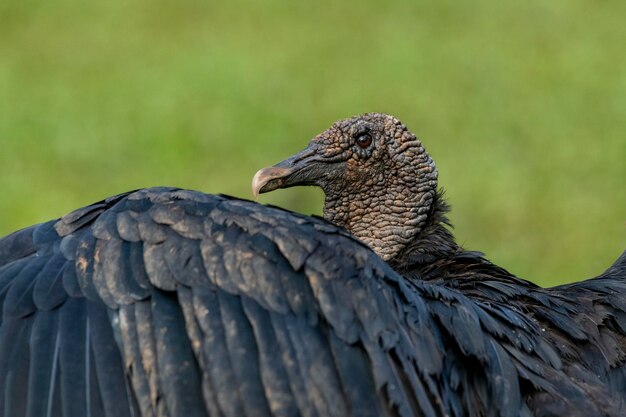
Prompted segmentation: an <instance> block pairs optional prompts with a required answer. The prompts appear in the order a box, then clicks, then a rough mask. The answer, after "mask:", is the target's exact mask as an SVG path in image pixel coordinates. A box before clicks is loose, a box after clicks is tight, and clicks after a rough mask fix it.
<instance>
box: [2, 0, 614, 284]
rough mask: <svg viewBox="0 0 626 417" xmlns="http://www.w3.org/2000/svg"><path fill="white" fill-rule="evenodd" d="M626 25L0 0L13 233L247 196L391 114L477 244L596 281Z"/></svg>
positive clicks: (287, 6) (556, 277)
mask: <svg viewBox="0 0 626 417" xmlns="http://www.w3.org/2000/svg"><path fill="white" fill-rule="evenodd" d="M625 20H626V2H625V1H623V0H604V1H580V0H552V1H545V0H527V1H523V2H522V1H512V2H502V1H499V0H482V1H476V0H471V1H470V0H431V1H419V2H406V1H393V0H392V1H386V2H375V1H371V2H366V1H363V0H358V1H356V0H354V1H341V2H338V1H315V2H311V1H271V0H270V1H268V0H264V1H262V2H243V1H238V0H235V1H218V2H212V1H199V0H198V1H190V0H182V1H181V0H171V1H155V0H124V1H119V0H109V1H106V2H91V1H90V2H85V1H78V0H55V1H54V2H50V1H43V0H22V1H7V2H1V3H0V235H4V234H6V233H9V232H11V231H13V230H16V229H18V228H21V227H24V226H28V225H30V224H33V223H36V222H41V221H45V220H48V219H51V218H54V217H58V216H60V215H63V214H65V213H67V212H68V211H70V210H72V209H74V208H77V207H80V206H82V205H86V204H88V203H91V202H94V201H97V200H100V199H102V198H103V197H106V196H109V195H112V194H115V193H119V192H123V191H126V190H130V189H135V188H140V187H146V186H152V185H175V186H179V187H187V188H193V189H198V190H202V191H206V192H212V193H226V194H232V195H235V196H240V197H244V198H250V197H251V195H250V191H249V190H250V180H251V178H252V176H253V174H254V173H255V171H256V170H257V169H259V168H261V167H263V166H266V165H270V164H273V163H275V162H278V161H279V160H280V159H282V158H284V157H286V156H288V155H290V154H291V153H293V152H295V151H298V150H300V149H301V148H303V147H304V146H305V145H306V143H307V142H308V140H309V139H310V138H311V137H313V136H314V135H315V134H316V133H318V132H319V131H321V130H323V129H325V128H326V127H327V126H328V125H330V123H331V122H333V121H334V120H336V119H339V118H343V117H347V116H351V115H354V114H358V113H363V112H368V111H381V112H387V113H392V114H394V115H396V116H398V117H399V118H400V119H401V120H403V121H404V123H406V124H407V125H408V126H409V127H410V128H412V130H413V131H414V132H416V133H417V134H418V136H419V137H421V138H422V140H423V142H424V144H425V146H426V148H427V149H428V150H429V151H430V153H431V155H433V157H434V159H435V161H436V163H437V165H438V167H439V172H440V184H441V186H442V187H444V188H445V189H446V191H447V197H448V200H449V202H450V203H451V204H452V207H453V211H452V214H451V218H452V221H453V222H454V224H455V226H456V229H455V233H456V235H457V237H458V239H459V241H460V242H462V243H463V244H464V245H465V246H466V247H468V248H472V249H479V250H482V251H484V252H486V253H487V255H488V257H489V258H490V259H492V260H494V261H495V262H497V263H499V264H501V265H503V266H505V267H506V268H508V269H509V270H511V271H512V272H514V273H516V274H518V275H520V276H522V277H525V278H528V279H531V280H533V281H536V282H539V283H541V284H543V285H552V284H557V283H562V282H571V281H575V280H579V279H583V278H586V277H590V276H592V275H595V274H598V273H600V272H601V271H603V270H604V269H605V268H606V267H608V266H609V264H610V263H611V262H612V261H613V260H615V259H616V258H617V256H618V255H619V254H620V253H621V251H622V250H623V249H624V248H625V247H626V190H625V184H626V50H625V49H624V48H625V45H626V25H625V24H624V21H625ZM261 202H263V203H272V204H277V205H280V206H283V207H286V208H289V209H292V210H297V211H300V212H304V213H318V214H319V213H320V212H321V204H322V194H321V192H320V191H318V190H315V189H312V188H309V189H303V188H296V189H289V190H284V191H278V192H276V193H273V194H271V195H268V196H263V197H262V198H261Z"/></svg>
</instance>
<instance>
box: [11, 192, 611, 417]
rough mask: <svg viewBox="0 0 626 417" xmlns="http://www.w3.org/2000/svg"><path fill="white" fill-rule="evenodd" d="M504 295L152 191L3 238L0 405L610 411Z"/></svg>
mask: <svg viewBox="0 0 626 417" xmlns="http://www.w3.org/2000/svg"><path fill="white" fill-rule="evenodd" d="M563 368H564V366H563V362H562V358H561V356H560V355H559V351H558V347H556V346H554V345H553V344H552V342H551V341H550V340H547V339H546V338H544V337H543V332H542V329H541V328H540V327H539V326H538V325H537V323H536V322H534V321H533V320H532V319H531V318H529V317H528V316H526V315H525V314H523V313H522V312H520V311H519V310H517V309H514V308H510V307H509V306H507V303H506V300H505V301H504V302H498V301H494V300H492V301H490V302H481V301H480V300H471V299H470V298H468V297H467V296H465V295H463V294H462V293H461V292H458V291H455V290H454V289H450V288H445V287H443V286H441V285H437V284H434V283H429V282H418V281H409V280H406V279H404V278H403V277H402V276H400V275H398V274H397V273H396V272H394V271H393V270H392V269H391V268H390V267H389V266H388V265H387V264H386V263H384V262H383V261H382V260H381V259H380V258H378V257H377V256H376V255H375V254H374V253H373V252H371V251H370V250H369V249H367V248H366V247H365V246H364V245H362V244H361V243H359V242H357V241H356V240H354V239H353V238H351V237H350V236H349V235H348V234H347V233H345V232H343V231H341V230H340V229H338V228H336V227H334V226H332V225H330V224H328V223H326V222H325V221H323V220H319V219H314V218H310V217H306V216H301V215H297V214H293V213H289V212H286V211H283V210H280V209H276V208H271V207H265V206H260V205H258V204H255V203H251V202H247V201H241V200H237V199H233V198H230V197H225V196H214V195H206V194H201V193H198V192H192V191H186V190H179V189H172V188H153V189H144V190H139V191H136V192H132V193H126V194H122V195H118V196H115V197H111V198H109V199H107V200H104V201H102V202H99V203H96V204H93V205H90V206H88V207H85V208H82V209H79V210H76V211H74V212H72V213H70V214H68V215H67V216H65V217H63V218H61V219H60V220H58V221H51V222H48V223H43V224H40V225H36V226H33V227H30V228H27V229H24V230H21V231H19V232H16V233H14V234H12V235H9V236H7V237H5V238H4V239H2V240H0V416H6V417H9V416H37V417H39V416H64V417H72V416H93V417H96V416H111V417H113V416H115V417H123V416H181V417H182V416H185V417H194V416H233V417H234V416H237V417H239V416H299V415H301V416H348V415H353V416H396V415H397V416H406V417H408V416H426V417H430V416H511V417H513V416H531V415H537V416H540V415H545V416H548V415H570V416H586V417H589V416H596V415H597V416H603V415H605V416H608V415H611V414H613V413H615V415H617V414H616V413H617V411H616V410H617V407H618V405H617V404H616V402H615V401H613V400H612V399H611V398H610V397H609V396H608V395H607V394H606V393H605V391H604V390H603V385H602V384H601V383H600V382H599V381H598V380H597V378H592V377H588V376H587V374H586V373H584V372H583V373H582V375H583V376H584V378H578V379H577V378H572V377H570V376H568V375H567V374H566V373H565V372H564V369H563Z"/></svg>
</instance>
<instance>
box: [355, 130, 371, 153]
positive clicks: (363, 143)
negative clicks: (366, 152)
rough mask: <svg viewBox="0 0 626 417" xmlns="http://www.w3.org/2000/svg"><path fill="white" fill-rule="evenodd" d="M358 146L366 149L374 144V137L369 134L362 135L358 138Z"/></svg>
mask: <svg viewBox="0 0 626 417" xmlns="http://www.w3.org/2000/svg"><path fill="white" fill-rule="evenodd" d="M356 144H357V145H359V147H360V148H362V149H365V148H367V147H368V146H370V145H371V144H372V135H370V134H369V133H361V134H360V135H359V136H357V138H356Z"/></svg>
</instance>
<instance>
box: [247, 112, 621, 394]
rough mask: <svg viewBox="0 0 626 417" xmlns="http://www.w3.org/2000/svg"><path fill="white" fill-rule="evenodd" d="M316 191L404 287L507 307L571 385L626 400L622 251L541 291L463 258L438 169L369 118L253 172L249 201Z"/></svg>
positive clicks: (396, 127) (399, 133) (382, 119)
mask: <svg viewBox="0 0 626 417" xmlns="http://www.w3.org/2000/svg"><path fill="white" fill-rule="evenodd" d="M298 185H315V186H318V187H321V188H322V189H323V190H324V194H325V202H324V218H325V219H327V220H328V221H330V222H332V223H334V224H336V225H338V226H341V227H343V228H345V229H346V230H348V231H349V232H351V233H352V234H353V235H354V236H356V237H358V238H359V239H360V240H361V241H363V242H364V243H366V244H367V245H368V246H369V247H371V248H372V249H373V250H374V251H375V252H376V253H377V254H378V255H379V256H380V257H381V258H383V259H384V260H386V261H387V262H388V263H389V264H390V265H391V266H392V267H393V269H394V270H395V271H396V272H398V273H400V274H401V275H402V276H404V277H405V278H407V279H411V280H425V281H429V282H432V283H438V284H441V285H445V286H446V287H449V288H454V289H457V290H459V291H461V292H462V293H463V294H464V295H465V296H468V297H470V298H471V299H473V300H476V301H480V302H485V303H492V302H497V303H508V304H509V305H510V306H511V308H514V309H516V310H518V311H520V312H523V313H525V314H526V315H527V317H528V318H529V319H531V320H532V321H533V322H535V323H536V324H538V325H539V326H540V327H541V329H542V331H543V332H544V334H545V338H546V340H548V341H549V342H550V343H551V344H552V345H553V346H555V348H556V349H557V351H558V353H559V355H560V356H561V357H562V358H565V359H566V361H565V362H564V365H565V367H566V368H572V369H571V371H568V372H569V374H570V375H572V377H575V375H577V374H578V372H579V368H580V367H581V366H584V367H586V368H587V369H592V370H593V373H594V374H595V375H596V376H597V377H598V378H600V379H601V380H602V381H604V382H605V383H606V384H607V385H608V386H609V389H610V390H611V391H612V392H613V394H614V395H615V396H616V397H618V398H621V399H622V400H623V399H625V398H626V314H625V311H626V310H625V309H624V307H626V251H625V252H624V253H623V254H622V256H621V257H620V258H619V259H618V261H617V262H616V263H615V264H614V265H613V266H612V267H611V268H609V270H607V271H606V272H605V273H604V274H602V275H601V276H599V277H597V278H595V279H591V280H587V281H583V282H579V283H575V284H569V285H562V286H557V287H554V288H548V289H544V288H541V287H538V286H536V285H534V284H532V283H531V282H528V281H526V280H522V279H520V278H517V277H515V276H513V275H512V274H510V273H509V272H508V271H506V270H505V269H503V268H501V267H499V266H497V265H494V264H492V263H491V262H489V261H488V260H487V259H485V258H484V257H483V254H482V253H480V252H474V251H468V250H465V249H464V248H462V247H461V246H460V245H459V244H457V242H456V241H455V239H454V236H453V235H452V233H451V231H450V226H451V225H450V222H449V221H448V219H447V217H446V213H447V212H448V210H449V208H448V205H447V204H446V202H445V201H444V199H443V192H442V191H441V190H439V189H438V188H437V169H436V167H435V163H434V162H433V160H432V158H431V157H430V155H429V154H428V153H427V152H426V150H425V149H424V147H423V145H422V143H421V141H420V140H419V139H418V138H417V137H416V136H415V135H414V134H413V133H411V132H410V131H409V130H408V129H407V127H406V126H405V125H404V124H403V123H402V122H400V121H399V120H398V119H397V118H395V117H393V116H390V115H386V114H380V113H369V114H365V115H362V116H355V117H352V118H350V119H345V120H341V121H338V122H336V123H335V124H333V125H332V126H331V127H330V128H329V129H328V130H326V131H325V132H323V133H321V134H319V135H318V136H317V137H315V138H314V139H313V140H312V141H311V142H310V144H309V146H308V147H307V148H306V149H305V150H303V151H302V152H300V153H298V154H296V155H294V156H292V157H290V158H288V159H286V160H284V161H282V162H280V163H278V164H277V165H275V166H273V167H270V168H265V169H262V170H260V171H259V172H258V173H257V174H256V175H255V178H254V179H253V192H254V194H255V195H258V193H263V192H269V191H272V190H275V189H277V188H286V187H292V186H298Z"/></svg>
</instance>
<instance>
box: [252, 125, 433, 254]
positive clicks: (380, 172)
mask: <svg viewBox="0 0 626 417" xmlns="http://www.w3.org/2000/svg"><path fill="white" fill-rule="evenodd" d="M299 185H314V186H318V187H321V188H322V189H323V190H324V194H325V196H326V198H325V201H324V218H325V219H326V220H328V221H330V222H332V223H334V224H336V225H338V226H341V227H343V228H345V229H346V230H348V231H350V232H351V233H352V234H353V235H355V236H356V237H358V238H359V239H361V240H362V241H363V242H364V243H365V244H367V245H368V246H369V247H371V248H372V249H373V250H374V251H375V252H376V253H377V254H378V255H379V256H381V257H382V258H383V259H385V260H387V261H389V260H391V259H393V258H394V257H396V256H397V255H398V254H399V253H400V252H401V251H402V250H403V249H404V248H405V247H406V246H407V245H408V244H409V243H410V242H411V241H412V240H414V239H415V238H416V237H417V236H418V235H419V234H420V232H421V230H422V229H423V228H424V227H425V225H426V223H427V220H428V216H429V213H430V212H431V209H432V205H433V204H434V200H435V198H436V194H437V169H436V168H435V163H434V162H433V160H432V159H431V157H430V156H429V155H428V153H427V152H426V150H425V149H424V147H423V146H422V143H421V142H420V140H419V139H418V138H417V137H416V136H415V135H414V134H413V133H411V132H410V131H409V130H408V129H407V127H406V126H405V125H404V124H402V122H400V121H399V120H398V119H396V118H395V117H393V116H389V115H386V114H380V113H369V114H365V115H362V116H356V117H352V118H350V119H345V120H340V121H338V122H336V123H334V124H333V125H332V126H331V127H330V128H329V129H327V130H326V131H324V132H322V133H321V134H319V135H317V136H316V137H315V138H313V139H312V140H311V142H310V143H309V146H307V147H306V149H304V150H303V151H301V152H299V153H297V154H295V155H293V156H291V157H290V158H287V159H285V160H284V161H282V162H280V163H278V164H276V165H274V166H272V167H269V168H264V169H261V170H260V171H259V172H257V173H256V175H255V176H254V179H253V181H252V191H253V193H254V194H255V196H257V195H258V194H259V193H266V192H269V191H272V190H275V189H278V188H287V187H293V186H299Z"/></svg>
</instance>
